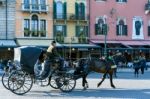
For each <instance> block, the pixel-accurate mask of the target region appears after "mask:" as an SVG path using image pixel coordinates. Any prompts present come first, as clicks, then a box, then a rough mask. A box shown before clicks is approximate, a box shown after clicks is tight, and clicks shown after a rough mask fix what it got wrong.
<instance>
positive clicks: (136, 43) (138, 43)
mask: <svg viewBox="0 0 150 99" xmlns="http://www.w3.org/2000/svg"><path fill="white" fill-rule="evenodd" d="M120 43H121V44H123V45H137V46H138V45H150V41H120Z"/></svg>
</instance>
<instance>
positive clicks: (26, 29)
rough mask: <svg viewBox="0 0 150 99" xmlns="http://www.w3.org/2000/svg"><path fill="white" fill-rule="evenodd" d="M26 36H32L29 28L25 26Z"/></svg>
mask: <svg viewBox="0 0 150 99" xmlns="http://www.w3.org/2000/svg"><path fill="white" fill-rule="evenodd" d="M24 36H30V31H29V29H28V28H24Z"/></svg>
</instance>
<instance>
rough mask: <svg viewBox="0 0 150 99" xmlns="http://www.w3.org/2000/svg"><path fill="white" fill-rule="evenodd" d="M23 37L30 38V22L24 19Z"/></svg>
mask: <svg viewBox="0 0 150 99" xmlns="http://www.w3.org/2000/svg"><path fill="white" fill-rule="evenodd" d="M24 36H25V37H28V36H30V20H29V19H24Z"/></svg>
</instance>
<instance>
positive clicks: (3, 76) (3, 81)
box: [2, 72, 10, 90]
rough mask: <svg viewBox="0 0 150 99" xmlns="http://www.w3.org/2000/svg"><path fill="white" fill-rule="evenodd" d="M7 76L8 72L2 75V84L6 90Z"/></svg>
mask: <svg viewBox="0 0 150 99" xmlns="http://www.w3.org/2000/svg"><path fill="white" fill-rule="evenodd" d="M9 75H10V73H8V72H5V73H4V74H3V75H2V84H3V86H4V87H5V88H6V89H8V90H9V87H8V78H9Z"/></svg>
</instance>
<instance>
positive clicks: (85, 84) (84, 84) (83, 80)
mask: <svg viewBox="0 0 150 99" xmlns="http://www.w3.org/2000/svg"><path fill="white" fill-rule="evenodd" d="M86 77H87V75H84V76H83V77H82V86H83V88H84V90H85V89H87V88H88V87H89V86H88V82H87V80H86Z"/></svg>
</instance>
